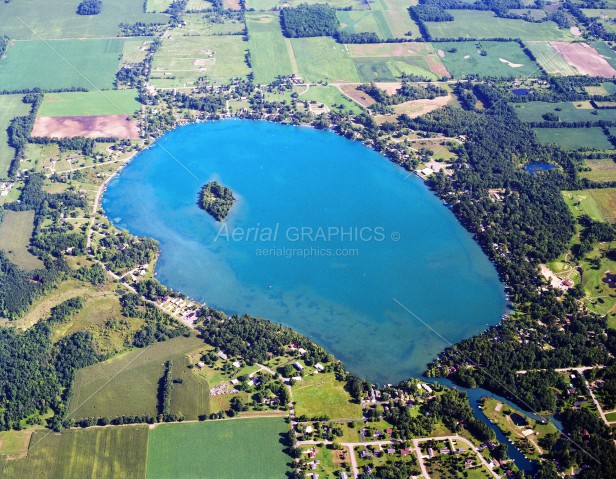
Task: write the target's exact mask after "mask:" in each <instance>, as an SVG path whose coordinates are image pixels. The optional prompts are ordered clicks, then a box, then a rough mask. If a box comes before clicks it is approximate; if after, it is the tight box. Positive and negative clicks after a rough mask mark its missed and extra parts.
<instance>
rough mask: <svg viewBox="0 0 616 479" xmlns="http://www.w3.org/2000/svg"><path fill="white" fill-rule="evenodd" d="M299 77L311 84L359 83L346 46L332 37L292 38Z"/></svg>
mask: <svg viewBox="0 0 616 479" xmlns="http://www.w3.org/2000/svg"><path fill="white" fill-rule="evenodd" d="M291 45H292V46H293V54H294V56H295V60H296V62H297V69H298V72H299V75H300V76H301V77H302V78H303V79H304V80H305V81H309V82H317V81H329V82H351V83H354V82H359V81H360V80H359V75H358V74H357V70H356V68H355V64H354V63H353V60H352V59H351V56H350V54H349V48H348V47H347V46H346V45H340V44H339V43H336V42H335V41H334V39H333V38H330V37H313V38H292V39H291Z"/></svg>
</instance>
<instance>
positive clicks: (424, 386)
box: [421, 383, 432, 394]
mask: <svg viewBox="0 0 616 479" xmlns="http://www.w3.org/2000/svg"><path fill="white" fill-rule="evenodd" d="M421 387H422V388H424V389H425V390H426V392H427V393H428V394H432V388H431V387H430V386H428V385H427V384H426V383H423V384H422V385H421Z"/></svg>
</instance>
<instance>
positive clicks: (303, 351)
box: [298, 348, 306, 356]
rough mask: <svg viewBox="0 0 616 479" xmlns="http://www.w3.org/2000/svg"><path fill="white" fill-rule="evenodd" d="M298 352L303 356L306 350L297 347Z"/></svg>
mask: <svg viewBox="0 0 616 479" xmlns="http://www.w3.org/2000/svg"><path fill="white" fill-rule="evenodd" d="M298 352H299V354H300V355H301V356H303V355H304V354H306V350H305V349H304V348H299V349H298Z"/></svg>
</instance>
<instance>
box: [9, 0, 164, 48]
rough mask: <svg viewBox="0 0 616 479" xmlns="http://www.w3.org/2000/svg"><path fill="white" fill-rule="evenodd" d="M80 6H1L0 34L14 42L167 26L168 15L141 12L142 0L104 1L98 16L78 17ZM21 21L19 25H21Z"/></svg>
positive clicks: (32, 1) (23, 1) (30, 2)
mask: <svg viewBox="0 0 616 479" xmlns="http://www.w3.org/2000/svg"><path fill="white" fill-rule="evenodd" d="M78 4H79V2H68V1H66V0H20V1H19V2H17V1H12V2H10V3H5V2H2V3H0V32H2V33H3V34H4V35H8V36H9V37H11V38H13V39H16V40H35V39H40V38H44V39H47V40H49V39H62V38H102V37H115V36H116V35H117V34H118V33H119V29H118V24H119V23H121V22H124V23H136V22H145V23H166V22H167V21H168V19H169V16H168V15H161V14H151V13H148V14H146V13H144V12H143V0H105V1H104V3H103V9H102V11H101V13H100V14H98V15H77V14H76V13H75V12H76V10H77V5H78ZM20 19H21V21H20Z"/></svg>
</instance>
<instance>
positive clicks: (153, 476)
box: [147, 418, 291, 479]
mask: <svg viewBox="0 0 616 479" xmlns="http://www.w3.org/2000/svg"><path fill="white" fill-rule="evenodd" d="M287 431H288V426H287V424H286V423H285V421H284V419H282V418H254V419H239V420H227V421H206V422H196V423H184V424H161V425H159V426H157V427H155V428H154V429H152V430H151V431H150V436H149V441H148V462H147V478H148V479H163V478H171V477H199V478H201V479H236V478H238V477H241V478H242V479H271V478H275V477H276V478H282V477H285V474H286V472H287V471H288V468H287V462H289V461H290V460H291V458H290V457H289V456H287V455H285V454H284V453H283V452H282V449H283V447H284V446H283V445H282V444H281V436H282V434H284V433H286V432H287Z"/></svg>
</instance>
